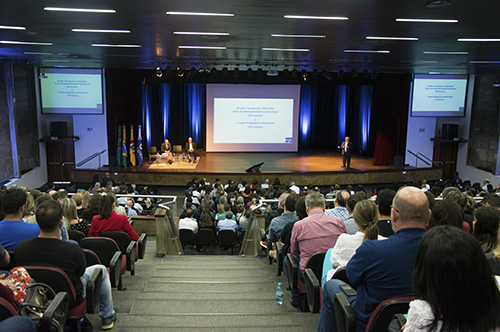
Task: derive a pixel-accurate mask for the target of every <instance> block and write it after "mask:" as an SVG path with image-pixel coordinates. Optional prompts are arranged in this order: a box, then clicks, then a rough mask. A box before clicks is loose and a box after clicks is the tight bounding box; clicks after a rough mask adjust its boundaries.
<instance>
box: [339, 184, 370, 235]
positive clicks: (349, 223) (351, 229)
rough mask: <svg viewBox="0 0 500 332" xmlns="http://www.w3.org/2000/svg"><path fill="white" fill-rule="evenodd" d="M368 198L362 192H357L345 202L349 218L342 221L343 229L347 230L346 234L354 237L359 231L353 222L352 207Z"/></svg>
mask: <svg viewBox="0 0 500 332" xmlns="http://www.w3.org/2000/svg"><path fill="white" fill-rule="evenodd" d="M367 198H368V196H367V195H366V193H365V192H364V191H358V192H356V193H355V194H354V195H351V196H350V197H349V199H348V200H347V212H348V213H349V218H347V219H346V220H344V224H345V228H346V230H347V234H351V235H354V234H356V233H357V232H358V231H359V227H358V225H357V224H356V222H355V221H354V217H353V216H352V213H353V212H354V207H355V206H356V204H357V203H358V202H360V201H362V200H364V199H367Z"/></svg>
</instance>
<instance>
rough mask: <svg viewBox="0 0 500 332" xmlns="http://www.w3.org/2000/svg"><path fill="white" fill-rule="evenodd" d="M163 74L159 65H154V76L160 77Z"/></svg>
mask: <svg viewBox="0 0 500 332" xmlns="http://www.w3.org/2000/svg"><path fill="white" fill-rule="evenodd" d="M162 76H163V72H162V71H161V67H160V66H158V67H156V77H162Z"/></svg>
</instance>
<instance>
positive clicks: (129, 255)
mask: <svg viewBox="0 0 500 332" xmlns="http://www.w3.org/2000/svg"><path fill="white" fill-rule="evenodd" d="M99 237H108V238H110V239H113V240H115V242H116V243H117V244H118V247H120V250H121V252H122V255H123V256H124V257H123V258H124V259H125V261H126V263H127V271H130V275H135V262H136V261H137V260H138V259H139V252H138V251H137V242H135V241H132V239H130V236H129V235H128V234H127V233H125V232H102V233H101V234H99Z"/></svg>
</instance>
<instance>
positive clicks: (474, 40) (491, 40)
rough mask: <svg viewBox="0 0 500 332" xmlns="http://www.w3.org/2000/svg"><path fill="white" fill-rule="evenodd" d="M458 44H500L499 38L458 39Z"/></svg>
mask: <svg viewBox="0 0 500 332" xmlns="http://www.w3.org/2000/svg"><path fill="white" fill-rule="evenodd" d="M457 41H459V42H500V38H458V39H457Z"/></svg>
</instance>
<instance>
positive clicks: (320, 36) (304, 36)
mask: <svg viewBox="0 0 500 332" xmlns="http://www.w3.org/2000/svg"><path fill="white" fill-rule="evenodd" d="M271 37H284V38H326V36H325V35H282V34H279V33H273V34H272V35H271Z"/></svg>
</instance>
